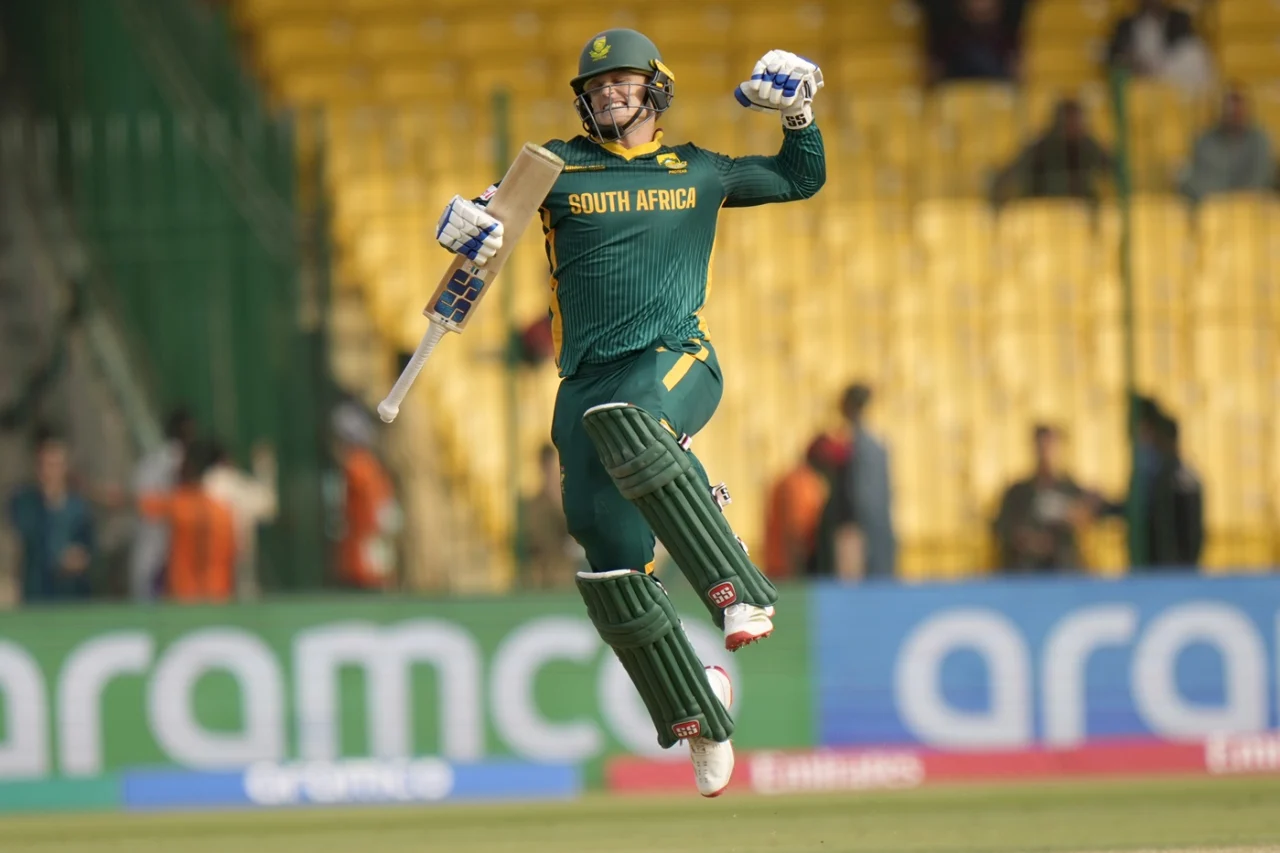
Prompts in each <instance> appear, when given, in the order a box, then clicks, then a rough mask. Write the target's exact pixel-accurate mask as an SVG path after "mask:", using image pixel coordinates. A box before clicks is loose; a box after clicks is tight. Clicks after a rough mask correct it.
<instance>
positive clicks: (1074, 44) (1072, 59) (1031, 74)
mask: <svg viewBox="0 0 1280 853" xmlns="http://www.w3.org/2000/svg"><path fill="white" fill-rule="evenodd" d="M1102 59H1103V57H1102V55H1101V46H1100V45H1099V44H1098V43H1097V42H1094V41H1091V40H1088V39H1079V40H1076V41H1067V42H1059V41H1053V42H1041V43H1039V44H1031V45H1028V46H1027V49H1026V53H1025V57H1024V60H1023V61H1024V69H1023V74H1024V77H1025V79H1026V82H1027V84H1028V85H1031V86H1049V85H1079V84H1081V83H1085V82H1089V81H1096V80H1100V79H1101V75H1102V71H1101V68H1102V66H1101V63H1102Z"/></svg>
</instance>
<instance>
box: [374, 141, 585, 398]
mask: <svg viewBox="0 0 1280 853" xmlns="http://www.w3.org/2000/svg"><path fill="white" fill-rule="evenodd" d="M563 169H564V161H562V160H561V159H560V158H559V157H557V156H556V155H554V154H552V153H551V152H550V151H548V150H547V149H545V148H543V147H542V146H540V145H534V144H533V143H532V142H526V143H525V145H524V148H522V149H521V150H520V153H519V154H517V155H516V158H515V160H513V161H512V163H511V166H510V167H509V168H508V169H507V174H506V175H505V176H503V178H502V181H501V182H500V183H499V184H498V190H497V192H495V193H494V195H493V198H492V199H490V200H489V205H488V207H486V208H485V210H487V211H488V212H489V214H490V215H491V216H493V218H494V219H497V220H498V221H499V222H501V223H502V248H500V249H498V251H497V253H496V254H495V255H494V256H493V257H492V258H490V259H489V261H488V262H487V263H486V264H485V265H484V266H483V267H479V266H476V265H475V264H474V263H473V262H472V261H471V260H470V259H468V258H464V257H462V256H461V255H459V256H458V257H456V258H455V259H454V261H453V263H452V264H450V265H449V268H448V269H447V270H446V271H445V274H444V276H443V277H442V278H441V279H440V283H439V284H438V285H436V291H435V293H434V294H433V295H432V297H431V301H430V302H428V303H427V305H426V307H425V308H423V309H422V313H423V314H425V315H426V317H427V321H428V322H427V330H426V332H425V333H423V335H422V341H421V342H420V343H419V344H418V348H417V349H416V350H415V351H414V353H413V357H412V358H411V359H409V363H408V364H406V365H405V368H404V370H403V371H401V373H400V378H399V379H397V380H396V384H395V385H394V386H392V388H391V392H390V393H389V394H387V397H386V399H385V400H383V401H382V402H381V403H379V404H378V417H380V418H382V420H383V422H384V423H391V422H392V421H394V420H395V419H396V415H398V414H399V413H400V404H401V403H403V402H404V398H405V395H406V394H408V393H409V389H410V388H411V387H412V386H413V383H414V381H415V380H416V379H417V378H418V374H419V373H421V372H422V367H423V365H425V364H426V363H427V358H428V357H429V356H430V355H431V353H432V351H433V350H435V348H436V344H438V343H440V340H441V339H442V338H443V337H444V335H445V332H458V333H461V332H462V330H463V329H465V328H466V327H467V323H469V322H470V321H471V315H472V313H473V312H474V311H475V307H476V305H477V304H478V303H479V302H480V300H481V299H483V298H484V295H485V294H486V293H488V292H489V291H490V290H491V289H492V284H493V280H494V279H495V278H497V277H498V273H500V272H502V267H503V266H504V265H505V264H506V262H507V258H508V257H510V256H511V252H512V250H513V249H515V246H516V243H517V242H519V240H520V235H522V234H523V233H524V231H525V229H526V228H527V227H528V225H529V222H530V221H531V220H532V219H533V217H534V216H535V215H536V214H537V212H538V208H539V207H541V206H542V201H543V199H545V198H546V197H547V193H549V192H550V191H551V187H552V185H554V184H555V182H556V178H558V177H559V176H560V172H561V171H562V170H563Z"/></svg>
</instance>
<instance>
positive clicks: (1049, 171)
mask: <svg viewBox="0 0 1280 853" xmlns="http://www.w3.org/2000/svg"><path fill="white" fill-rule="evenodd" d="M917 2H918V5H919V6H920V7H921V9H922V11H923V12H924V15H925V22H926V33H927V36H926V51H927V67H928V72H927V80H928V82H929V85H931V86H937V85H942V84H946V83H948V82H957V81H975V80H976V81H991V82H1004V83H1010V84H1014V85H1016V84H1018V83H1020V82H1021V80H1022V61H1021V57H1022V52H1021V51H1022V24H1023V20H1024V18H1025V16H1026V13H1027V11H1028V9H1029V8H1030V7H1032V6H1034V3H1035V0H917ZM1101 62H1102V63H1103V65H1104V67H1105V68H1108V69H1124V70H1125V71H1127V72H1128V73H1129V74H1131V75H1132V76H1133V77H1135V78H1143V79H1152V80H1157V81H1159V82H1162V83H1165V84H1167V85H1169V86H1171V87H1173V88H1174V89H1176V90H1179V91H1181V92H1183V93H1185V94H1187V95H1189V96H1203V95H1206V94H1208V93H1211V92H1213V91H1215V90H1217V89H1218V88H1221V90H1222V91H1223V92H1224V94H1223V95H1222V101H1221V105H1220V110H1219V113H1218V116H1217V119H1216V121H1215V122H1214V123H1213V124H1212V125H1211V126H1209V127H1205V128H1203V129H1202V130H1201V131H1200V132H1199V133H1198V134H1197V135H1196V137H1195V138H1194V139H1193V140H1189V141H1191V142H1192V146H1191V154H1190V157H1189V158H1188V161H1187V162H1186V163H1185V164H1184V165H1183V168H1182V170H1181V174H1180V175H1179V176H1178V178H1177V180H1176V182H1175V183H1176V187H1171V189H1177V190H1178V191H1180V192H1182V193H1183V194H1184V195H1185V196H1186V197H1187V198H1188V199H1189V200H1191V201H1199V200H1200V199H1202V198H1204V197H1206V196H1209V195H1213V194H1217V193H1228V192H1241V191H1274V190H1276V189H1277V188H1278V187H1277V174H1278V173H1277V164H1276V158H1275V152H1274V151H1273V146H1272V142H1271V140H1270V138H1269V136H1268V134H1267V132H1266V131H1265V130H1264V129H1263V128H1262V127H1261V126H1260V125H1259V124H1258V123H1257V122H1256V121H1255V120H1254V117H1253V112H1252V107H1251V104H1250V102H1249V98H1248V95H1247V93H1246V92H1245V90H1244V89H1243V88H1242V87H1241V86H1239V85H1236V84H1233V83H1231V82H1230V81H1225V82H1224V81H1220V80H1218V79H1217V75H1216V71H1215V67H1214V62H1213V57H1212V54H1211V52H1210V49H1209V47H1208V44H1207V43H1206V41H1205V39H1204V38H1203V37H1202V36H1201V34H1199V33H1198V32H1197V31H1196V27H1195V25H1194V22H1193V19H1192V17H1191V15H1189V14H1188V13H1187V12H1186V11H1184V10H1183V9H1180V8H1177V7H1176V6H1175V5H1173V4H1171V3H1170V2H1168V0H1134V3H1133V8H1132V11H1131V13H1130V14H1128V15H1126V16H1124V17H1122V18H1121V19H1119V20H1118V21H1117V22H1116V24H1115V25H1114V28H1113V30H1112V32H1111V34H1110V38H1109V39H1108V42H1107V47H1106V52H1105V55H1104V56H1103V57H1102V58H1101ZM1112 158H1113V152H1111V151H1108V150H1107V148H1106V146H1104V145H1103V144H1101V143H1100V142H1099V141H1098V139H1097V136H1096V133H1095V129H1094V128H1091V127H1090V126H1089V123H1088V121H1087V119H1086V112H1085V110H1084V109H1083V108H1082V105H1081V103H1080V102H1079V101H1078V100H1077V99H1075V98H1073V97H1064V98H1062V99H1061V100H1060V101H1059V103H1058V104H1057V107H1056V109H1055V111H1054V115H1053V118H1052V120H1051V121H1050V124H1049V126H1047V127H1046V128H1044V131H1043V133H1042V134H1041V135H1040V136H1039V137H1038V138H1036V139H1034V140H1032V141H1031V142H1030V143H1029V144H1027V145H1026V146H1025V147H1024V148H1023V149H1022V150H1021V151H1020V152H1019V153H1018V154H1017V156H1016V157H1015V158H1014V159H1013V161H1012V162H1010V163H1008V164H1007V165H1006V167H1005V168H1004V169H1002V170H1001V171H1000V172H999V173H998V174H997V175H995V176H994V177H993V180H992V185H991V192H992V195H993V197H994V200H995V201H996V202H997V203H999V202H1004V201H1009V200H1011V199H1015V198H1081V199H1086V200H1090V201H1092V200H1096V199H1097V198H1098V196H1099V182H1100V181H1102V180H1105V179H1106V178H1108V177H1110V176H1111V175H1112V174H1113V171H1114V163H1113V159H1112Z"/></svg>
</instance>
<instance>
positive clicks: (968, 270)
mask: <svg viewBox="0 0 1280 853" xmlns="http://www.w3.org/2000/svg"><path fill="white" fill-rule="evenodd" d="M994 230H995V225H994V220H993V217H992V214H991V211H990V209H989V208H988V206H987V205H986V203H985V202H982V201H979V200H970V199H928V200H925V201H922V202H920V203H919V205H918V206H917V208H916V215H915V234H916V243H917V245H918V246H919V247H920V250H921V254H922V260H923V264H924V275H925V276H926V277H927V278H928V279H929V280H930V281H931V282H932V283H933V284H934V285H935V286H938V287H944V288H947V287H955V286H958V285H969V286H973V285H976V284H978V283H981V282H984V281H987V280H988V279H989V277H990V275H991V267H992V251H993V249H994V239H993V237H994Z"/></svg>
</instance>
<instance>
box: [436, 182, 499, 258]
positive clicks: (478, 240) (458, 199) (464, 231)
mask: <svg viewBox="0 0 1280 853" xmlns="http://www.w3.org/2000/svg"><path fill="white" fill-rule="evenodd" d="M436 240H437V241H438V242H439V243H440V245H441V246H444V247H445V248H446V249H448V250H449V251H450V252H455V253H457V254H459V255H463V256H465V257H467V258H470V259H471V260H472V261H474V262H475V264H476V266H478V267H482V266H484V265H485V262H486V261H488V260H489V259H490V258H492V257H493V256H494V255H496V254H497V253H498V250H499V249H501V248H502V223H501V222H499V221H498V220H497V219H495V218H494V217H493V216H491V215H490V214H488V213H486V212H485V210H484V208H483V207H481V206H480V205H478V204H476V203H475V202H473V201H468V200H467V199H465V198H463V197H462V196H460V195H455V196H454V197H453V198H452V199H451V200H450V201H449V205H448V206H447V207H446V208H445V209H444V213H442V214H440V221H439V222H438V223H437V224H436Z"/></svg>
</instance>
